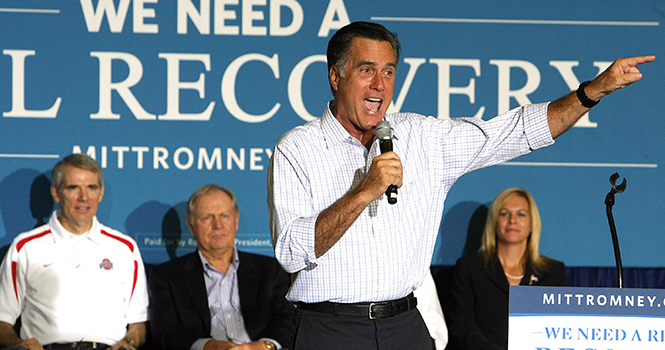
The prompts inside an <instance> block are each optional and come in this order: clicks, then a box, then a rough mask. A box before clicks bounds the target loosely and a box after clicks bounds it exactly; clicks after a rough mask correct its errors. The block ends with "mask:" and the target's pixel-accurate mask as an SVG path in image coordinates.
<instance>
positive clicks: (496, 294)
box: [444, 254, 568, 350]
mask: <svg viewBox="0 0 665 350" xmlns="http://www.w3.org/2000/svg"><path fill="white" fill-rule="evenodd" d="M543 258H545V259H546V261H547V266H548V270H547V272H544V273H541V274H536V273H535V272H534V271H533V269H532V268H531V266H530V265H529V264H527V266H526V269H525V271H524V278H522V281H521V282H520V285H540V286H566V285H567V284H568V278H567V277H566V267H565V265H564V264H563V263H562V262H560V261H556V260H553V259H549V258H546V257H543ZM509 288H510V285H509V284H508V280H507V279H506V276H505V274H504V271H503V267H502V266H501V263H500V262H499V259H498V257H496V256H494V260H493V261H492V262H491V263H490V264H489V265H488V267H487V268H485V266H484V263H483V259H482V257H481V255H480V254H475V255H470V256H466V257H463V258H460V259H459V260H458V261H457V264H456V265H455V269H454V273H453V281H452V286H451V291H450V294H449V295H450V300H447V301H446V302H444V304H445V312H444V315H445V317H446V323H447V325H448V332H449V343H448V346H447V347H446V349H447V350H451V349H452V350H479V349H492V350H496V349H504V350H505V349H507V348H508V300H509V299H508V292H509Z"/></svg>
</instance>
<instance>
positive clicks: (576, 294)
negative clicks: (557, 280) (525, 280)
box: [508, 286, 665, 350]
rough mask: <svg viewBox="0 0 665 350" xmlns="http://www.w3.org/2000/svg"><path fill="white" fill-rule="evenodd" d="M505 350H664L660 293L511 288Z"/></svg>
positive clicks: (663, 294) (664, 300)
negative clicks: (506, 347) (506, 346)
mask: <svg viewBox="0 0 665 350" xmlns="http://www.w3.org/2000/svg"><path fill="white" fill-rule="evenodd" d="M508 349H509V350H524V349H533V350H555V349H556V350H562V349H566V350H568V349H570V350H578V349H579V350H589V349H594V350H600V349H602V350H609V349H612V350H624V349H626V350H628V349H630V350H635V349H665V290H658V289H627V288H576V287H534V286H512V287H510V315H509V320H508Z"/></svg>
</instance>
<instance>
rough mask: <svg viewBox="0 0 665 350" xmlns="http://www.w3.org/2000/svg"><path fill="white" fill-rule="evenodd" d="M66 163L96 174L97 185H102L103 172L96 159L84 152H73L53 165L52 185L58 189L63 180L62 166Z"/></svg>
mask: <svg viewBox="0 0 665 350" xmlns="http://www.w3.org/2000/svg"><path fill="white" fill-rule="evenodd" d="M68 165H69V166H73V167H75V168H79V169H85V170H90V171H92V172H93V173H95V174H97V181H98V184H99V187H104V172H103V171H102V168H101V167H100V166H99V164H97V161H96V160H94V159H92V157H90V156H89V155H87V154H85V153H74V154H70V155H68V156H67V157H65V158H63V159H62V160H61V161H59V162H58V163H57V164H56V165H55V166H54V167H53V171H52V172H51V177H52V178H53V179H52V181H53V187H55V188H56V189H57V190H58V191H59V190H60V189H61V187H62V182H63V180H64V179H63V177H64V175H63V172H64V168H65V166H68Z"/></svg>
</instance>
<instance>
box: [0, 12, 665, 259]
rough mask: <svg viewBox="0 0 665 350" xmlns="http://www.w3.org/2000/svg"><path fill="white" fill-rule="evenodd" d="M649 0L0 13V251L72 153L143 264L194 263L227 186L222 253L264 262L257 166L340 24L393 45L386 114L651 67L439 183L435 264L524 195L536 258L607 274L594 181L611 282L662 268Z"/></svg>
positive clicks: (522, 97) (107, 218)
mask: <svg viewBox="0 0 665 350" xmlns="http://www.w3.org/2000/svg"><path fill="white" fill-rule="evenodd" d="M664 15H665V2H663V1H616V0H608V1H603V2H594V3H580V2H579V1H573V0H564V1H556V2H533V1H518V0H508V1H500V2H497V1H489V0H472V1H416V2H413V1H401V0H381V1H370V0H354V1H348V0H347V1H343V0H329V1H326V0H321V1H302V0H300V1H298V0H216V1H210V0H178V1H165V0H162V1H159V0H80V1H58V2H53V1H46V0H2V1H0V47H1V48H2V55H0V111H1V112H2V116H1V117H0V222H1V223H2V225H0V246H4V247H5V248H6V246H7V245H9V244H10V242H11V240H12V239H13V237H15V236H16V235H17V234H18V233H20V232H22V231H26V230H28V229H31V228H33V227H35V226H36V225H39V224H41V223H43V222H44V220H47V218H48V216H49V215H50V213H51V211H52V210H53V209H54V208H55V207H56V206H54V203H53V201H52V200H51V198H50V194H49V192H48V188H49V186H50V171H51V169H52V167H53V165H54V164H55V163H56V162H57V161H58V160H59V159H61V158H62V157H64V156H65V155H67V154H69V153H72V152H85V153H88V154H90V155H92V156H94V157H95V158H96V159H97V160H98V161H99V162H100V164H101V165H102V166H103V168H104V171H105V174H106V196H105V198H104V201H103V203H102V204H101V206H100V211H99V213H98V217H99V219H100V221H102V222H104V223H105V224H107V225H109V226H111V227H113V228H116V229H119V230H121V231H124V232H126V233H128V234H129V235H131V236H132V237H134V238H135V239H136V241H137V242H138V244H139V246H140V249H141V251H142V253H143V255H144V260H145V261H146V262H147V263H159V262H162V261H165V260H166V259H168V258H169V257H174V256H180V255H182V254H184V253H186V252H189V251H192V250H193V249H194V248H195V242H194V241H193V239H192V237H191V234H190V233H189V231H188V229H187V227H186V225H185V222H184V216H185V202H186V200H187V198H188V196H189V195H190V194H191V193H192V192H193V191H194V190H195V189H196V188H198V187H200V186H201V185H203V184H205V183H209V182H216V183H218V184H221V185H223V186H226V187H228V188H230V189H232V190H233V191H234V192H235V193H236V194H237V195H238V198H239V205H240V209H241V219H240V230H239V232H238V237H237V239H238V240H237V244H238V247H239V249H241V250H247V251H253V252H258V253H260V254H266V255H272V246H271V242H270V234H269V225H268V214H267V205H266V170H267V167H268V163H269V159H270V155H271V152H272V149H273V147H274V144H275V142H276V141H277V139H278V138H279V137H280V136H281V135H282V134H283V133H284V132H286V131H287V130H289V129H291V128H293V127H294V126H296V125H299V124H302V123H304V122H306V121H308V120H311V119H312V118H316V117H318V116H320V115H321V114H322V112H323V108H324V105H325V103H326V102H327V101H328V100H329V99H331V94H330V90H329V87H328V82H327V72H326V64H325V56H324V55H325V51H326V45H327V42H328V39H329V38H330V36H331V35H332V34H333V33H334V32H335V30H336V29H337V28H339V27H340V26H342V25H343V24H346V23H348V22H349V21H357V20H371V21H377V22H380V23H382V24H384V25H386V26H387V27H388V28H389V29H391V30H393V31H395V32H397V33H398V34H399V37H400V40H401V42H402V44H403V48H404V54H403V57H402V60H401V62H400V65H399V69H398V74H397V83H396V87H395V96H394V101H393V102H394V104H393V106H392V109H393V111H397V110H399V111H413V112H419V113H422V114H425V115H432V116H437V117H439V118H454V117H462V116H466V117H473V116H475V117H477V118H483V119H488V118H491V117H492V116H494V115H496V114H497V113H500V112H503V111H506V110H508V109H509V108H512V107H515V106H518V105H520V104H525V103H529V102H543V101H549V100H552V99H555V98H557V97H559V96H561V95H563V94H565V93H567V92H569V91H571V90H573V89H575V88H577V85H578V84H579V83H580V82H581V81H584V80H588V79H591V78H593V77H594V76H595V75H596V74H598V73H599V72H600V71H602V70H603V69H604V68H605V67H606V66H607V65H608V64H609V63H610V62H611V61H613V60H614V59H615V58H617V57H625V56H632V55H646V54H655V55H657V56H660V57H659V58H658V59H657V60H656V61H655V62H652V63H650V64H648V65H645V66H643V67H641V69H642V72H643V73H644V79H643V80H642V81H640V82H638V83H636V84H635V85H633V86H630V87H629V88H626V89H623V90H620V91H618V92H617V93H616V94H614V95H612V96H610V97H608V98H605V99H603V101H602V102H601V103H600V104H599V105H598V106H597V107H595V108H594V109H593V110H592V111H591V112H590V114H589V115H588V116H586V117H584V118H583V119H582V120H581V121H580V123H579V124H578V126H576V127H575V128H573V129H572V130H570V131H569V132H568V133H566V134H564V135H563V136H562V137H560V138H559V139H557V142H556V144H555V145H554V146H551V147H549V148H547V149H544V150H541V151H538V152H535V153H532V154H530V155H528V156H525V157H522V158H519V159H516V160H515V161H513V162H510V163H507V164H504V165H499V166H495V167H492V168H488V169H484V170H480V171H476V172H474V173H471V174H468V175H466V176H464V177H462V179H461V180H460V181H458V183H457V184H456V185H455V186H454V187H453V190H452V191H451V192H450V194H449V196H448V199H447V203H446V210H445V212H444V215H443V217H442V226H441V232H440V235H439V238H438V243H437V247H436V249H435V254H434V257H433V260H432V263H433V264H435V265H451V264H454V262H455V261H456V259H457V258H458V257H460V256H461V255H462V254H463V252H464V251H465V249H466V250H467V251H470V250H474V249H475V248H476V247H477V240H478V234H479V227H480V226H481V225H482V220H484V215H485V213H486V207H485V206H486V205H487V204H488V203H489V202H491V200H492V199H493V198H494V197H495V196H496V195H497V194H498V193H499V192H500V191H501V190H503V189H504V188H506V187H511V186H519V187H523V188H526V189H528V190H529V191H531V192H532V193H533V195H534V196H535V198H536V201H537V203H538V205H539V208H540V210H541V214H542V218H543V227H544V230H543V237H542V241H541V251H542V253H544V254H546V255H550V256H552V257H554V258H556V259H559V260H563V261H564V262H565V263H566V264H567V265H569V266H612V265H613V264H614V255H613V252H612V244H611V239H610V234H609V227H608V223H607V218H606V216H605V205H604V199H605V195H606V194H607V192H608V191H609V189H610V184H609V181H608V180H609V177H610V175H611V174H612V173H614V172H618V173H619V174H620V175H621V177H622V178H624V177H625V178H626V179H627V184H628V186H627V190H626V192H625V193H622V194H618V195H617V199H616V202H617V203H616V205H615V207H614V215H615V219H616V222H617V230H618V232H619V238H620V242H621V247H622V253H623V261H624V265H625V266H635V267H640V266H644V267H655V266H662V265H663V258H662V253H661V251H662V247H663V246H665V234H664V233H665V232H663V229H662V224H661V223H660V215H662V211H663V209H664V208H665V200H664V199H663V195H665V182H664V181H663V180H664V179H665V177H664V176H663V175H664V174H663V168H662V165H663V163H664V161H665V159H664V158H665V154H664V150H665V147H664V146H665V145H664V140H665V138H664V137H663V136H662V135H663V132H664V131H665V118H663V115H662V113H663V112H662V111H663V110H665V108H664V107H665V106H664V102H663V100H664V99H663V88H662V82H663V81H664V80H665V74H664V70H663V65H662V63H661V62H660V61H662V60H663V59H665V55H663V53H664V52H663V51H664V48H665V45H664V42H663V40H664V39H665V35H664V34H665V33H664V30H663V26H662V25H661V22H662V20H663V16H664Z"/></svg>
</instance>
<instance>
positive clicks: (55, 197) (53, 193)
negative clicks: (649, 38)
mask: <svg viewBox="0 0 665 350" xmlns="http://www.w3.org/2000/svg"><path fill="white" fill-rule="evenodd" d="M51 197H53V200H54V201H55V202H56V203H58V204H60V196H59V195H58V189H57V188H55V186H51Z"/></svg>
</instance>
